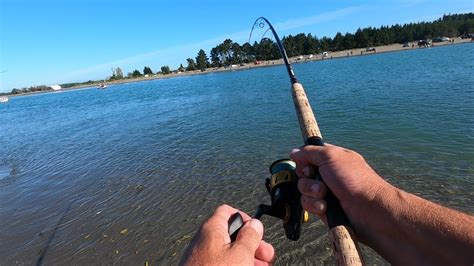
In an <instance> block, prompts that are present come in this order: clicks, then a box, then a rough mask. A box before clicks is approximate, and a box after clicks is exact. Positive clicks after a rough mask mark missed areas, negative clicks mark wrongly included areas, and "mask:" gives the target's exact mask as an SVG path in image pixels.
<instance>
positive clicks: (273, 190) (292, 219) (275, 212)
mask: <svg viewBox="0 0 474 266" xmlns="http://www.w3.org/2000/svg"><path fill="white" fill-rule="evenodd" d="M295 167H296V165H295V162H293V161H292V160H290V159H281V160H277V161H275V162H273V163H272V165H271V166H270V173H271V177H270V178H267V179H266V180H265V186H266V188H267V191H268V193H269V194H270V196H271V205H265V204H261V205H260V206H258V208H257V212H256V213H255V215H254V218H256V219H260V218H261V217H262V215H264V214H266V215H269V216H273V217H276V218H279V219H281V220H282V221H283V228H284V229H285V234H286V237H288V239H291V240H293V241H296V240H298V239H299V238H300V235H301V224H302V222H303V220H304V211H303V208H302V207H301V203H300V199H301V194H300V192H299V191H298V177H297V176H296V173H295ZM242 226H243V221H242V217H241V216H240V214H239V213H235V214H234V215H233V216H232V217H231V218H230V219H229V235H230V237H231V240H232V242H233V241H235V238H236V237H237V234H238V232H239V230H240V228H241V227H242ZM236 228H237V229H236Z"/></svg>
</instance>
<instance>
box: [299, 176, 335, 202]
mask: <svg viewBox="0 0 474 266" xmlns="http://www.w3.org/2000/svg"><path fill="white" fill-rule="evenodd" d="M298 189H299V191H300V192H301V194H303V195H306V196H308V197H312V198H315V199H323V198H324V197H325V196H326V193H327V191H328V188H327V186H326V184H324V182H321V181H318V180H315V179H309V178H300V179H299V180H298Z"/></svg>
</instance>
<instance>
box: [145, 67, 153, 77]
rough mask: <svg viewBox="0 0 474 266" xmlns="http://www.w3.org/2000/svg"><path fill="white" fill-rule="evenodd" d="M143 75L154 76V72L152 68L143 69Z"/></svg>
mask: <svg viewBox="0 0 474 266" xmlns="http://www.w3.org/2000/svg"><path fill="white" fill-rule="evenodd" d="M143 75H153V71H151V68H150V67H147V66H146V67H144V68H143Z"/></svg>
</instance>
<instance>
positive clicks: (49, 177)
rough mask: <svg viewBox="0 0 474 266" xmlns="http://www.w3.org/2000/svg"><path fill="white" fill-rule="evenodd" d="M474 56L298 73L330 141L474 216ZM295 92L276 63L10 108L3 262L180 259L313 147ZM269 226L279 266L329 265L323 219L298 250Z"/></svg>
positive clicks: (330, 66)
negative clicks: (225, 214)
mask: <svg viewBox="0 0 474 266" xmlns="http://www.w3.org/2000/svg"><path fill="white" fill-rule="evenodd" d="M473 55H474V45H473V44H463V45H456V46H445V47H440V48H435V49H420V50H412V51H406V52H399V53H387V54H378V55H373V56H363V57H353V58H344V59H337V60H327V61H319V62H312V63H305V64H297V65H295V66H294V68H295V71H296V73H297V75H298V77H299V79H300V81H301V82H302V83H303V84H304V86H305V89H306V91H307V94H308V97H309V98H310V102H311V103H312V105H313V109H314V110H315V112H316V113H317V117H318V122H319V123H320V126H321V130H322V132H323V135H324V137H325V140H326V141H328V142H331V143H334V144H338V145H343V146H346V147H348V148H351V149H355V150H357V151H359V152H360V153H362V154H363V155H364V156H365V157H366V158H367V160H368V161H369V162H370V163H371V165H372V166H373V167H374V168H376V169H377V171H378V172H379V173H380V174H381V175H383V176H384V177H385V178H387V179H388V180H389V181H390V182H392V183H394V184H395V185H397V186H399V187H401V188H403V189H405V190H408V191H410V192H413V193H416V194H418V195H421V196H423V197H425V198H428V199H431V200H434V201H437V202H440V203H442V204H444V205H447V206H451V207H454V208H456V209H459V210H463V211H466V212H469V213H473V212H474V207H473V206H474V192H473V191H474V167H473V165H474V144H473V143H474V128H473V125H474V101H473V100H474V88H473V84H474V78H473V75H472V73H474V71H473V68H474V65H473V62H474V58H473V57H474V56H473ZM289 88H290V84H289V81H288V78H287V75H286V72H285V69H284V68H283V67H282V66H275V67H268V68H260V69H252V70H248V71H236V72H227V73H215V74H212V73H211V74H206V75H199V76H189V77H180V78H174V79H163V80H155V81H147V82H139V83H130V84H123V85H113V86H110V87H109V88H108V89H107V90H97V89H90V90H78V91H69V92H59V93H49V94H40V95H35V96H25V97H14V98H11V99H10V101H9V102H8V103H7V104H1V105H0V143H1V145H0V258H1V261H2V262H1V263H0V264H1V265H12V264H15V263H17V264H26V265H31V264H33V263H37V264H41V263H44V264H46V265H49V264H64V263H67V264H70V263H73V264H112V263H120V264H141V263H144V262H145V261H148V262H152V263H153V264H156V262H158V263H159V264H160V265H166V264H176V263H177V262H178V260H179V258H180V256H181V254H182V251H183V249H184V248H185V246H186V245H187V244H188V242H189V240H190V236H191V235H193V233H194V232H195V230H196V228H197V226H198V225H199V224H200V223H201V222H202V221H203V220H204V219H205V218H206V217H207V216H208V215H209V214H210V213H211V212H212V211H213V210H214V209H215V207H216V206H218V205H220V204H222V203H229V204H231V205H233V206H235V207H238V208H241V209H243V210H245V211H247V212H248V213H253V212H254V211H255V206H257V205H258V204H260V203H264V202H266V203H268V201H269V197H268V196H267V194H266V191H265V188H264V178H265V177H267V176H268V173H267V171H268V166H269V165H270V163H271V162H272V161H274V160H276V159H279V158H283V157H288V154H289V151H290V150H291V149H292V148H294V147H298V146H300V145H301V144H302V138H301V135H300V132H299V129H298V124H297V119H296V116H295V112H294V110H293V105H292V101H291V95H290V91H289ZM263 221H264V223H265V226H266V240H267V241H268V242H270V243H272V244H274V246H275V247H276V249H277V252H278V256H279V260H278V261H277V262H278V263H280V264H297V263H316V264H321V263H326V264H331V263H332V258H331V250H330V247H329V245H328V241H327V237H326V229H325V226H324V225H323V224H322V223H321V222H320V221H316V219H315V218H314V217H313V219H312V222H311V223H309V224H307V225H305V226H304V228H303V230H304V235H303V236H302V238H301V240H299V241H298V242H290V241H289V240H286V238H285V236H284V232H283V230H282V226H281V223H280V222H278V221H276V220H274V219H272V218H264V219H263ZM124 229H127V230H124ZM365 253H366V254H367V255H366V260H367V261H368V262H369V263H384V261H383V260H382V259H381V258H379V257H378V256H376V255H375V254H374V253H373V252H371V251H370V250H367V249H366V250H365Z"/></svg>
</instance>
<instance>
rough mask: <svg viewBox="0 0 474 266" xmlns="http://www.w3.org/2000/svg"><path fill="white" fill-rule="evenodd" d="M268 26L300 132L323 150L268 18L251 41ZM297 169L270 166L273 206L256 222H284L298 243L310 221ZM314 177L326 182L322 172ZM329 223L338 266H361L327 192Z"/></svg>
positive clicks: (233, 225)
mask: <svg viewBox="0 0 474 266" xmlns="http://www.w3.org/2000/svg"><path fill="white" fill-rule="evenodd" d="M265 24H267V25H268V26H269V29H268V30H267V31H265V33H264V35H265V34H266V33H267V32H268V31H269V30H271V32H272V34H273V37H274V38H275V40H276V43H277V45H278V49H279V51H280V54H281V57H282V58H283V61H284V63H285V66H286V70H287V71H288V75H289V78H290V81H291V95H292V98H293V103H294V105H295V110H296V114H297V116H298V122H299V125H300V130H301V133H302V135H303V139H304V143H305V145H306V146H307V145H314V146H324V141H323V137H322V134H321V131H320V129H319V126H318V123H317V122H316V118H315V115H314V113H313V110H312V108H311V105H310V103H309V100H308V97H307V96H306V93H305V90H304V88H303V85H302V84H301V83H299V82H298V80H297V78H296V75H295V72H294V71H293V67H292V66H291V63H290V61H289V60H288V55H287V53H286V50H285V47H284V45H283V43H282V42H281V40H280V38H279V37H278V34H277V32H276V31H275V29H274V28H273V25H272V24H271V23H270V22H269V21H268V20H267V19H266V18H265V17H259V18H258V19H257V20H255V23H254V25H253V27H252V31H251V33H250V37H251V36H252V32H253V30H254V28H255V27H256V26H258V27H260V28H263V27H264V26H265ZM295 168H296V165H295V163H294V162H293V161H291V160H289V159H283V160H278V161H275V162H274V163H273V164H272V165H271V166H270V173H271V175H272V176H271V178H267V180H266V184H265V185H266V187H267V190H268V192H269V193H270V195H271V203H272V204H271V205H270V206H268V205H264V204H262V205H260V206H259V207H258V209H257V212H256V214H255V216H254V218H257V219H259V218H260V217H261V216H262V215H263V214H267V215H270V216H273V217H277V218H280V219H281V220H283V227H284V229H285V233H286V236H287V237H288V238H289V239H291V240H295V241H296V240H298V239H299V237H300V233H301V223H302V222H303V221H304V220H307V213H306V212H304V211H303V209H302V206H301V202H300V198H301V194H300V192H299V191H298V187H297V184H298V177H297V176H296V173H295ZM316 172H317V173H316V175H315V176H314V177H313V178H315V179H317V180H319V181H322V182H324V180H323V179H322V177H321V175H320V174H319V171H316ZM325 200H326V204H327V210H326V219H327V225H328V227H329V239H330V241H331V246H332V248H333V252H334V256H335V259H336V265H362V263H363V261H362V256H361V255H360V251H359V247H358V243H357V242H356V241H355V240H354V238H353V230H352V229H351V224H350V222H349V219H348V218H347V216H346V214H345V213H344V210H343V209H342V207H341V204H340V202H339V200H338V199H337V198H336V196H335V195H334V194H333V193H332V192H331V191H330V190H329V189H328V193H327V195H326V198H325ZM242 225H243V221H242V218H241V217H240V215H239V214H236V215H234V217H232V218H231V220H230V221H229V234H230V235H231V239H232V240H234V239H235V237H236V236H237V233H238V231H239V229H240V228H241V226H242Z"/></svg>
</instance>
